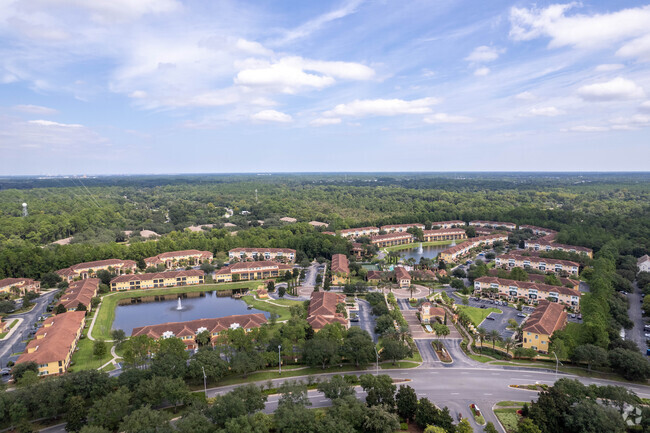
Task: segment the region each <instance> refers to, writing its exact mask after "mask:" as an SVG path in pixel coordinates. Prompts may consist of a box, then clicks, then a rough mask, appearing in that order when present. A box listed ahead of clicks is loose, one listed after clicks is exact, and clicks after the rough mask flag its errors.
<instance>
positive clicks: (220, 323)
mask: <svg viewBox="0 0 650 433" xmlns="http://www.w3.org/2000/svg"><path fill="white" fill-rule="evenodd" d="M265 323H266V317H265V316H264V314H262V313H255V314H240V315H235V316H227V317H218V318H213V319H197V320H189V321H187V322H169V323H161V324H159V325H147V326H140V327H138V328H133V331H132V332H131V336H132V337H137V336H138V335H148V336H149V337H151V338H153V339H155V340H157V339H159V338H160V337H162V336H163V334H164V333H165V332H172V333H173V335H174V336H175V337H185V336H193V335H196V334H197V330H198V329H199V328H206V329H207V330H208V331H209V332H210V333H211V334H214V333H218V332H221V331H224V330H226V329H230V328H231V327H233V328H234V327H237V328H244V329H252V328H259V327H260V326H262V325H263V324H265Z"/></svg>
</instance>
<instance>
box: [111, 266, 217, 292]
mask: <svg viewBox="0 0 650 433" xmlns="http://www.w3.org/2000/svg"><path fill="white" fill-rule="evenodd" d="M204 281H205V274H204V272H203V271H202V270H200V269H189V270H182V271H167V272H151V273H145V274H129V275H120V276H117V277H115V278H113V279H112V280H111V291H113V292H115V291H121V290H138V289H157V288H163V287H177V286H191V285H194V284H203V283H204Z"/></svg>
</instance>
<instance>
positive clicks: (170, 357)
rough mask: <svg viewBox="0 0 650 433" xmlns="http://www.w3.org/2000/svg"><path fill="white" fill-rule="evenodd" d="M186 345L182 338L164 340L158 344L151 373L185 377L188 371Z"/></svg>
mask: <svg viewBox="0 0 650 433" xmlns="http://www.w3.org/2000/svg"><path fill="white" fill-rule="evenodd" d="M188 357H189V355H188V354H187V352H186V351H185V343H183V341H182V340H181V339H180V338H176V337H172V338H163V339H162V340H160V341H159V342H158V344H157V350H156V356H154V358H153V361H152V362H151V371H152V372H153V374H155V375H158V376H168V377H183V376H184V375H185V373H186V371H187V359H188Z"/></svg>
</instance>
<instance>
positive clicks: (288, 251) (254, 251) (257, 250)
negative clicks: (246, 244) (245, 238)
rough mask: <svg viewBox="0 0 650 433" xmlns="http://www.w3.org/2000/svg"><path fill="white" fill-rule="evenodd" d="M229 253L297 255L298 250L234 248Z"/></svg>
mask: <svg viewBox="0 0 650 433" xmlns="http://www.w3.org/2000/svg"><path fill="white" fill-rule="evenodd" d="M228 252H229V253H246V254H248V253H251V254H252V253H260V254H263V253H287V254H291V253H293V254H296V250H292V249H290V248H243V247H240V248H233V249H231V250H230V251H228Z"/></svg>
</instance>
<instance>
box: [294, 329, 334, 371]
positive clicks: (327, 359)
mask: <svg viewBox="0 0 650 433" xmlns="http://www.w3.org/2000/svg"><path fill="white" fill-rule="evenodd" d="M319 334H320V333H319ZM319 334H317V336H316V337H315V338H312V339H311V340H307V341H306V342H305V347H304V352H303V358H304V360H305V362H306V363H307V364H309V365H311V366H312V367H316V366H320V367H321V368H322V369H325V368H326V367H327V366H328V365H332V364H334V363H336V362H338V360H339V355H338V354H339V346H338V344H336V342H335V341H331V340H328V339H326V338H318V335H319Z"/></svg>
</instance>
